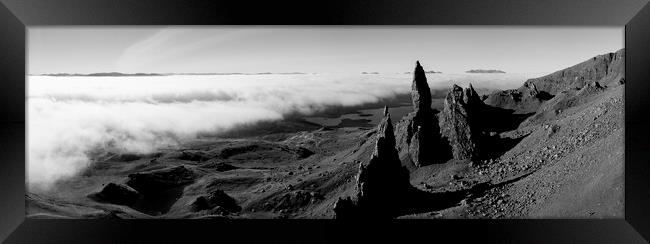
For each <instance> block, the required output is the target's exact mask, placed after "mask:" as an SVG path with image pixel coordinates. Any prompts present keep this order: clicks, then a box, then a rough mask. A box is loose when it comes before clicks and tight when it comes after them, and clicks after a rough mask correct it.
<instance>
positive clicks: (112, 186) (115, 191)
mask: <svg viewBox="0 0 650 244" xmlns="http://www.w3.org/2000/svg"><path fill="white" fill-rule="evenodd" d="M88 197H89V198H91V199H93V200H96V201H99V202H106V203H112V204H117V205H125V206H131V205H133V204H135V202H136V201H137V200H138V199H139V198H140V197H141V196H140V193H139V192H138V191H136V190H135V189H133V188H131V187H129V186H125V185H122V184H117V183H113V182H111V183H108V184H106V186H104V188H102V190H101V191H99V192H95V193H92V194H90V195H88Z"/></svg>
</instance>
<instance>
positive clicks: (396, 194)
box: [334, 108, 412, 218]
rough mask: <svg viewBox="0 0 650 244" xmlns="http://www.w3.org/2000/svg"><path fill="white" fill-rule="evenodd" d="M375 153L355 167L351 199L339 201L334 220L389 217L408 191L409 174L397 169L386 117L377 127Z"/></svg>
mask: <svg viewBox="0 0 650 244" xmlns="http://www.w3.org/2000/svg"><path fill="white" fill-rule="evenodd" d="M377 130H378V132H377V137H376V138H377V139H376V144H375V150H374V151H373V153H372V155H371V158H370V161H369V162H368V164H366V165H364V164H360V165H359V173H358V174H357V178H356V182H357V185H356V188H355V192H356V194H355V195H354V197H353V198H345V199H339V200H338V202H337V203H336V205H335V208H334V211H335V213H336V216H337V218H346V217H351V215H354V216H364V217H375V218H381V217H392V216H394V214H395V213H396V211H397V210H398V208H399V206H401V204H402V202H403V201H404V199H405V194H407V193H408V192H409V190H410V188H411V187H412V186H411V184H410V182H409V172H408V170H407V169H406V168H404V167H403V166H402V165H401V162H400V160H399V155H398V152H397V150H396V149H395V136H394V134H393V126H392V122H391V119H390V114H389V113H388V108H385V109H384V119H383V120H382V121H381V122H380V123H379V126H378V129H377Z"/></svg>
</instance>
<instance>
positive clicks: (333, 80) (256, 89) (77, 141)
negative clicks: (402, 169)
mask: <svg viewBox="0 0 650 244" xmlns="http://www.w3.org/2000/svg"><path fill="white" fill-rule="evenodd" d="M536 76H539V74H456V75H455V74H428V75H427V77H428V79H429V85H430V86H431V88H432V89H448V88H449V86H450V85H451V84H452V83H456V84H459V85H461V86H467V84H468V83H469V82H471V83H472V84H473V85H474V87H476V88H488V89H510V88H515V87H518V86H520V85H521V84H522V83H523V82H524V81H525V79H527V78H533V77H536ZM410 85H411V75H410V74H390V75H385V74H372V75H362V74H358V75H326V74H306V75H277V74H271V75H197V76H191V75H188V76H184V75H175V76H151V77H50V76H29V77H28V102H27V106H28V108H27V109H28V115H27V116H28V117H27V120H28V127H27V136H28V137H27V140H28V148H27V150H28V161H27V172H28V173H27V181H28V183H29V184H28V186H29V187H30V190H47V189H48V188H49V187H50V186H51V185H52V183H54V182H56V181H57V180H59V179H62V178H66V177H70V176H73V175H75V174H77V173H79V172H80V171H81V170H83V169H84V168H85V167H87V166H89V165H90V164H91V163H92V160H93V158H92V156H91V153H92V152H97V151H104V152H113V153H152V152H155V151H156V150H158V149H161V148H170V147H171V148H175V147H178V146H179V145H181V144H182V143H183V142H186V141H188V140H192V139H194V138H196V136H197V135H198V134H200V133H206V132H207V133H219V132H225V131H227V130H229V129H233V128H235V127H236V126H238V125H243V124H247V123H254V122H258V121H262V120H279V119H282V118H283V116H284V115H287V114H295V113H299V114H304V115H309V114H313V113H315V112H319V111H321V110H323V109H326V108H327V107H329V106H355V105H360V104H365V103H373V102H377V101H379V100H380V99H383V98H391V97H394V96H396V95H397V94H404V93H408V92H410V89H411V87H410Z"/></svg>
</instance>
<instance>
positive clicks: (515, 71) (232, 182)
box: [25, 25, 631, 219]
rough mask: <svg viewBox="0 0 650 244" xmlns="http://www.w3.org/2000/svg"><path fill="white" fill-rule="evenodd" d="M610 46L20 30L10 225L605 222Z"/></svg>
mask: <svg viewBox="0 0 650 244" xmlns="http://www.w3.org/2000/svg"><path fill="white" fill-rule="evenodd" d="M624 34H625V30H624V27H623V26H618V27H612V26H604V27H598V26H478V25H476V26H469V25H465V26H453V25H449V26H443V25H440V26H435V25H433V26H301V27H298V26H295V27H290V26H95V27H84V26H32V27H29V28H27V30H26V37H25V38H26V44H25V45H26V54H25V55H26V70H27V76H26V78H25V82H26V84H25V86H26V91H25V96H26V100H25V107H26V108H25V110H26V111H25V114H26V121H25V130H26V131H25V140H26V145H25V150H26V152H25V153H26V162H25V168H26V169H25V174H26V175H25V180H26V182H25V184H26V195H25V198H26V199H25V211H26V217H27V218H28V219H43V218H46V219H105V218H116V219H622V218H624V217H625V216H624V215H625V212H624V205H625V202H624V200H625V198H624V197H625V195H624V193H625V191H624V189H625V185H624V168H625V165H624V151H625V146H624V127H625V125H624V110H625V109H624V107H625V103H624V90H625V63H624V61H625V49H624ZM630 77H631V76H630ZM630 79H631V78H630Z"/></svg>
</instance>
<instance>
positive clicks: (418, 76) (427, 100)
mask: <svg viewBox="0 0 650 244" xmlns="http://www.w3.org/2000/svg"><path fill="white" fill-rule="evenodd" d="M411 101H412V102H413V108H414V109H415V111H416V112H417V111H422V112H428V111H430V110H431V90H429V83H427V77H426V75H425V73H424V68H422V65H420V61H416V62H415V71H413V83H412V84H411Z"/></svg>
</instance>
